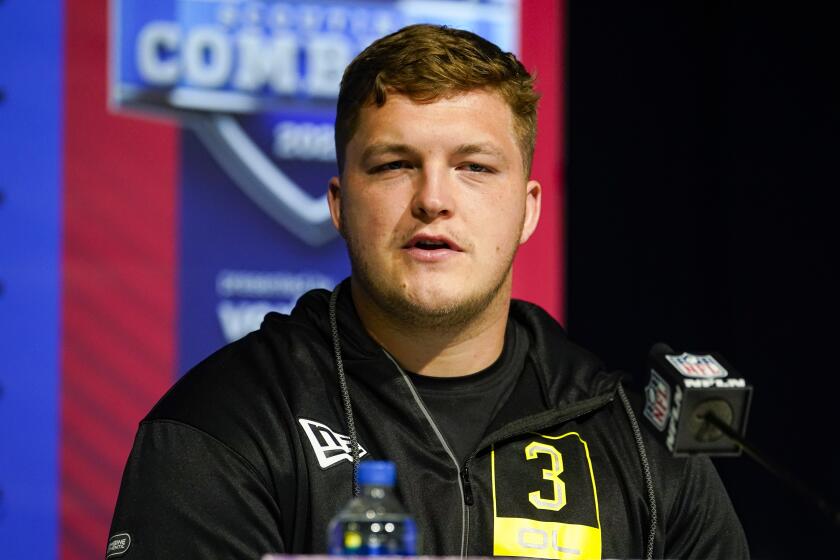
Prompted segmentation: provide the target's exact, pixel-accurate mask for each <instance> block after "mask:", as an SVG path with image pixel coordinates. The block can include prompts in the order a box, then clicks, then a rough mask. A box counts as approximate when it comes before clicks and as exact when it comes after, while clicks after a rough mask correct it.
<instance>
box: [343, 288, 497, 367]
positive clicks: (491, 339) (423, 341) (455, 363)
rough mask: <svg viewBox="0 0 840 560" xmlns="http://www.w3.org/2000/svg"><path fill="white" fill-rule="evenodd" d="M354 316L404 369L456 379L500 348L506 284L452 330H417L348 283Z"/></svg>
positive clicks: (488, 362) (483, 364)
mask: <svg viewBox="0 0 840 560" xmlns="http://www.w3.org/2000/svg"><path fill="white" fill-rule="evenodd" d="M351 293H352V294H353V303H354V305H355V307H356V312H357V313H358V314H359V318H360V319H361V321H362V325H364V327H365V330H367V332H368V334H370V336H371V337H373V339H374V340H376V342H378V343H379V344H380V345H381V346H382V347H383V348H385V350H387V351H388V352H389V353H390V354H391V355H392V356H393V357H394V359H396V360H397V362H398V363H399V364H400V366H402V367H403V368H404V369H406V370H408V371H411V372H414V373H419V374H422V375H428V376H432V377H458V376H463V375H469V374H471V373H476V372H478V371H481V370H483V369H485V368H487V367H488V366H490V365H491V364H493V362H495V361H496V360H497V359H498V357H499V356H500V355H501V353H502V348H503V347H504V343H505V328H506V327H507V320H508V309H509V308H510V282H509V281H508V282H507V283H506V285H505V286H504V287H502V289H501V290H499V293H498V294H496V297H494V298H493V301H492V302H491V303H490V305H488V306H487V307H486V308H485V309H484V310H482V312H481V313H479V314H478V315H477V316H476V317H474V318H472V319H471V320H469V321H467V322H465V323H462V324H459V325H457V326H451V327H446V326H441V325H436V326H433V327H422V326H417V325H416V324H412V322H411V321H406V320H404V318H401V317H395V316H394V314H393V313H388V312H387V311H386V310H383V309H382V308H381V307H379V306H378V305H377V304H376V303H375V302H374V301H373V300H372V299H371V298H370V297H369V296H368V295H367V293H366V292H365V291H364V288H361V287H359V286H358V284H357V283H351Z"/></svg>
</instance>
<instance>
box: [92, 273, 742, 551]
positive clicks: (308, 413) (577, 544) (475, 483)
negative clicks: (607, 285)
mask: <svg viewBox="0 0 840 560" xmlns="http://www.w3.org/2000/svg"><path fill="white" fill-rule="evenodd" d="M346 284H347V283H346V282H345V285H346ZM349 292H350V290H349V286H345V289H344V290H342V293H341V295H340V297H338V298H337V304H336V319H337V320H336V324H335V325H332V326H331V324H330V323H331V321H330V312H329V310H330V292H327V291H325V290H316V291H312V292H309V293H307V294H305V295H304V296H303V297H302V298H301V299H300V301H299V303H298V305H297V307H296V308H295V309H294V311H293V312H292V314H291V316H286V315H280V314H277V313H270V314H268V315H267V316H266V317H265V320H264V322H263V324H262V327H261V328H260V330H259V331H256V332H254V333H251V334H250V335H248V336H246V337H245V338H243V339H241V340H239V341H237V342H234V343H232V344H230V345H228V346H226V347H224V348H223V349H221V350H220V351H218V352H216V353H215V354H213V355H212V356H210V357H209V358H208V359H207V360H205V361H203V362H202V363H200V364H199V365H198V366H196V367H195V368H194V369H192V370H191V371H190V372H189V373H187V374H186V375H185V376H184V377H183V378H181V379H180V380H179V381H178V382H177V383H176V384H175V385H174V386H173V388H172V389H171V390H170V391H169V392H168V393H167V394H166V395H165V396H164V397H163V398H162V399H161V400H160V402H159V403H158V404H157V405H156V406H155V407H154V408H153V409H152V411H151V412H150V413H149V415H148V416H147V417H146V418H145V419H144V420H143V421H142V422H141V424H140V428H139V430H138V433H137V437H136V440H135V442H134V448H133V450H132V452H131V455H130V457H129V459H128V463H127V465H126V469H125V473H124V475H123V480H122V485H121V488H120V495H119V498H118V501H117V505H116V511H115V513H114V519H113V523H112V525H111V535H112V538H111V539H110V541H109V545H110V548H109V550H110V552H111V556H109V557H111V558H113V557H117V554H121V555H120V556H119V557H121V558H179V559H186V558H243V559H247V558H252V559H257V558H259V557H260V556H261V555H262V554H263V553H266V552H285V553H295V554H301V553H323V552H324V551H325V549H326V530H327V524H328V523H329V520H330V518H331V517H332V516H333V515H335V514H336V513H337V511H338V510H339V509H340V508H341V507H342V506H343V505H344V503H345V502H346V501H347V500H348V499H350V497H351V495H352V494H351V493H352V488H353V469H352V453H351V449H352V447H353V442H351V441H350V439H349V438H348V437H346V435H345V434H347V433H348V432H347V423H348V418H347V414H346V413H345V410H344V408H343V406H344V405H343V402H342V389H341V388H340V385H339V381H338V376H337V373H336V371H337V360H336V355H335V351H334V344H333V342H334V338H333V328H332V327H333V326H334V327H336V329H337V332H338V339H339V340H340V356H341V357H340V361H341V363H343V369H344V371H345V374H346V379H347V393H349V396H350V399H351V402H352V416H353V420H354V422H353V423H354V424H355V430H356V432H357V434H358V435H357V441H358V444H359V445H360V446H361V451H360V452H361V454H362V459H363V460H364V459H366V458H372V459H387V460H391V461H394V462H395V463H396V466H397V479H398V488H397V492H398V495H399V497H400V499H401V500H402V502H403V504H404V505H405V506H406V508H407V509H408V510H409V511H410V512H411V513H412V514H413V515H414V517H415V519H416V520H417V523H418V528H419V531H420V535H421V539H422V541H421V542H422V545H421V547H422V548H421V553H422V554H424V555H441V556H442V555H452V556H458V555H470V556H492V555H497V556H527V557H537V558H558V559H563V560H565V559H571V558H574V559H585V558H643V557H646V556H649V555H652V556H653V557H665V558H727V559H734V558H747V557H748V552H747V546H746V541H745V539H744V535H743V532H742V530H741V526H740V524H739V522H738V519H737V517H736V515H735V513H734V511H733V509H732V505H731V503H730V501H729V498H728V497H727V495H726V492H725V490H724V488H723V486H722V484H721V482H720V479H719V478H718V476H717V474H716V472H715V471H714V468H713V467H712V465H711V463H710V461H709V460H708V459H706V458H703V457H694V458H689V459H674V458H672V457H670V456H669V455H668V454H667V452H666V451H665V450H664V449H663V448H661V446H660V445H659V444H658V443H657V442H656V440H654V439H653V437H651V434H649V433H648V432H647V428H646V427H644V426H641V427H640V426H639V425H638V424H637V423H636V420H635V415H634V414H633V412H632V410H631V408H632V407H631V405H630V401H629V400H628V399H627V397H626V396H625V394H624V391H623V390H622V389H621V388H620V384H619V377H620V376H619V375H618V374H610V373H606V372H605V371H604V370H603V368H602V366H601V364H600V363H599V361H598V360H597V359H595V358H594V357H593V356H592V355H590V354H589V353H587V352H586V351H584V350H582V349H580V348H578V347H577V346H575V345H574V344H572V343H571V342H569V341H568V339H567V338H566V336H565V333H564V332H563V330H562V328H561V327H560V325H558V324H557V323H556V322H555V321H554V320H553V319H552V318H551V317H550V316H549V315H548V314H546V313H545V312H544V311H542V310H541V309H540V308H538V307H536V306H534V305H531V304H528V303H524V302H520V301H513V302H512V304H511V311H510V320H511V321H515V322H517V323H518V324H519V325H521V326H523V327H524V328H525V331H526V332H527V333H528V336H529V337H530V344H529V353H528V357H527V359H528V360H530V361H531V365H532V367H527V368H525V372H528V373H527V374H523V375H522V376H521V377H520V379H519V381H518V382H517V385H516V387H515V388H514V390H513V392H512V393H511V395H510V397H509V398H508V401H507V403H506V404H505V405H504V406H503V407H502V408H501V410H500V411H499V413H498V414H497V416H496V418H495V420H494V421H493V424H492V425H491V427H490V429H489V430H488V433H487V435H486V436H485V437H484V439H483V440H482V441H481V443H480V444H479V446H478V448H477V449H476V450H475V452H474V453H473V454H472V455H471V456H470V457H469V458H468V459H467V460H466V461H465V462H464V464H458V463H457V461H456V460H455V459H454V457H453V456H452V453H451V452H450V451H449V450H448V448H447V445H446V443H445V441H444V439H443V437H442V436H441V435H440V432H439V431H438V429H437V427H436V426H435V424H434V420H433V419H432V418H431V416H430V415H429V413H428V411H427V410H426V408H425V406H424V405H423V403H422V400H421V399H420V398H419V396H418V395H417V392H416V390H415V388H414V387H413V386H412V384H411V381H410V379H409V378H408V376H407V375H406V374H405V373H404V372H403V371H402V370H401V369H400V368H399V366H398V365H397V364H396V362H395V361H393V360H392V359H391V358H390V356H389V355H388V354H387V353H386V352H385V351H384V350H383V349H382V348H381V347H379V346H378V345H377V344H376V343H375V342H374V341H373V340H372V339H371V338H370V337H369V336H368V334H367V333H366V332H365V330H364V328H363V327H362V325H361V323H360V321H359V318H358V316H357V315H356V312H355V309H354V307H353V303H352V299H351V297H350V293H349ZM106 554H107V553H106Z"/></svg>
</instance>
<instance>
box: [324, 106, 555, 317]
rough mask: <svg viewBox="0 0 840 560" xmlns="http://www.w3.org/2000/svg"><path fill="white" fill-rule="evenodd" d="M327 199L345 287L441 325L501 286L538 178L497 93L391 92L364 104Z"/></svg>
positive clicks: (535, 204) (497, 293)
mask: <svg viewBox="0 0 840 560" xmlns="http://www.w3.org/2000/svg"><path fill="white" fill-rule="evenodd" d="M329 201H330V211H331V213H332V217H333V222H334V224H335V225H336V227H337V228H339V230H340V232H341V234H342V235H343V236H344V238H345V240H346V242H347V247H348V251H349V254H350V261H351V264H352V268H353V282H354V292H355V289H357V288H360V289H362V290H364V292H365V295H366V296H367V297H369V298H370V299H371V300H372V302H374V303H375V304H376V305H378V306H379V307H380V308H382V309H383V310H384V311H386V312H389V313H397V314H399V316H400V317H401V318H409V319H411V320H413V321H416V322H420V323H423V322H426V323H427V324H429V325H444V324H457V323H458V322H462V321H465V320H468V319H470V318H471V317H472V316H475V315H476V314H477V313H479V312H481V311H482V310H483V309H484V308H486V307H487V306H488V305H490V304H491V303H492V302H494V301H498V298H505V299H506V298H508V297H509V286H510V274H511V272H510V271H511V262H512V260H513V256H514V254H515V253H516V250H517V248H518V247H519V245H520V243H523V242H525V241H526V240H527V239H528V237H530V235H531V233H532V232H533V231H534V228H535V227H536V225H537V220H538V218H539V207H540V186H539V184H538V183H536V182H534V181H528V180H527V177H526V175H525V171H524V166H523V158H522V153H521V151H520V148H519V144H518V142H517V138H516V135H515V133H514V127H513V115H512V112H511V110H510V108H509V106H508V105H507V104H506V103H505V102H504V100H503V99H502V98H501V97H500V96H499V95H498V94H496V93H491V92H487V91H484V90H475V91H471V92H468V93H464V94H461V95H457V96H455V97H450V98H444V99H440V100H438V101H436V102H433V103H416V102H414V101H412V100H411V99H410V98H408V97H405V96H403V95H396V94H391V95H389V96H388V98H387V101H386V103H385V105H383V106H382V107H376V106H365V107H364V108H363V109H362V111H361V114H360V117H359V126H358V129H357V130H356V133H355V134H354V136H353V137H352V139H351V140H350V142H349V143H348V144H347V147H346V152H345V166H344V171H343V174H342V176H341V178H340V179H339V178H338V177H334V178H333V179H332V180H331V181H330V193H329ZM357 284H358V285H357Z"/></svg>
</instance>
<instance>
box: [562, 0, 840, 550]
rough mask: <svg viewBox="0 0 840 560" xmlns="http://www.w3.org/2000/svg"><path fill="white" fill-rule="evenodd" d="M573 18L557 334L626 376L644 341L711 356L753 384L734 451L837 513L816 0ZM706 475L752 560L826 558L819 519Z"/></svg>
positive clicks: (764, 488) (820, 20)
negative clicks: (788, 473) (744, 431)
mask: <svg viewBox="0 0 840 560" xmlns="http://www.w3.org/2000/svg"><path fill="white" fill-rule="evenodd" d="M568 6H569V19H568V27H567V29H566V30H565V32H566V33H567V39H568V45H569V49H568V59H567V78H568V79H567V92H568V98H567V99H568V101H567V108H566V113H567V119H568V120H567V131H568V132H567V133H568V143H567V145H568V153H567V158H566V159H567V166H568V167H567V170H566V172H567V178H568V182H567V184H568V206H567V208H568V216H567V224H566V228H567V242H568V251H569V252H568V254H569V264H568V286H569V290H568V294H567V297H568V316H567V327H568V330H569V332H570V334H571V336H572V338H573V339H574V340H576V341H577V342H579V343H580V344H582V345H583V346H586V347H588V348H590V349H591V350H593V351H595V352H596V353H598V354H599V355H600V356H601V357H603V358H604V360H605V361H606V362H607V363H608V365H609V366H611V367H614V368H618V369H625V370H628V371H631V372H633V373H635V374H636V375H637V376H638V377H639V378H640V379H641V378H642V377H643V376H644V360H645V356H646V354H647V351H648V349H649V348H650V347H651V345H652V344H653V343H654V342H657V341H664V342H667V343H668V344H670V345H671V346H673V347H674V348H675V349H677V350H687V351H696V352H702V351H709V350H716V351H719V352H721V353H722V354H723V355H724V356H725V357H727V358H728V359H729V360H730V362H732V363H733V364H734V365H735V367H737V368H738V369H739V370H740V371H741V373H742V374H743V375H744V376H745V377H747V379H748V380H750V381H751V382H752V383H753V384H754V386H755V392H754V395H753V407H752V413H751V415H750V424H749V428H748V437H749V439H750V440H752V441H753V442H754V443H755V444H757V445H758V446H760V447H761V448H763V449H765V450H766V451H767V453H768V454H770V455H772V456H774V457H775V458H776V459H777V460H778V461H779V462H780V463H782V464H784V465H785V466H787V467H788V468H789V469H791V470H792V471H794V472H795V473H797V474H798V475H799V476H800V477H802V478H803V479H805V480H806V481H808V482H809V483H810V484H811V485H812V486H813V487H814V488H816V489H817V490H819V491H820V492H822V493H823V494H824V495H825V496H826V497H828V498H830V499H831V500H833V501H834V503H835V504H837V503H840V452H838V449H837V448H838V446H840V420H838V418H840V402H839V401H838V392H837V389H838V387H840V383H838V381H837V378H838V377H840V365H839V362H838V359H837V356H836V355H835V353H834V352H835V350H836V349H837V347H838V344H837V341H836V339H837V335H838V330H839V329H838V328H837V326H836V321H835V317H836V314H835V311H836V309H837V305H836V304H837V297H836V295H835V292H836V288H837V286H838V284H837V275H836V273H835V272H834V268H835V261H836V260H837V257H838V253H840V251H838V247H837V244H836V242H835V238H836V236H835V235H834V229H835V228H836V227H837V225H838V223H840V215H838V214H840V206H838V205H836V204H835V203H834V200H835V199H836V197H835V196H834V191H835V190H836V189H837V188H838V187H840V171H839V170H838V168H840V134H838V131H840V88H838V79H837V78H838V76H840V28H838V20H837V19H836V18H833V17H829V12H828V6H831V3H824V4H822V5H821V4H816V3H815V6H825V7H820V8H815V7H813V6H811V7H808V5H806V4H804V3H796V2H785V3H767V2H749V3H747V2H737V3H736V2H703V3H701V2H696V1H694V2H662V3H656V4H651V3H635V2H634V3H629V2H621V1H618V0H612V1H606V0H600V1H598V0H587V1H580V2H569V3H568ZM715 463H716V465H717V466H718V469H719V471H720V473H721V476H722V477H723V479H724V482H725V484H726V486H727V489H728V490H729V493H730V495H731V497H732V500H733V502H734V503H735V507H736V508H737V510H738V512H739V514H740V516H741V520H742V523H743V524H744V527H745V529H746V531H747V537H748V539H749V541H750V545H751V550H752V553H753V556H754V557H756V558H792V557H795V558H805V557H814V558H817V557H822V558H829V557H831V558H833V557H836V554H837V549H838V548H840V530H838V529H837V527H836V526H833V525H832V524H831V523H829V522H828V521H827V520H826V519H825V518H824V517H822V516H821V515H820V514H819V513H817V511H816V510H815V509H814V508H812V507H810V506H809V505H807V504H805V503H804V502H802V501H801V500H800V499H799V498H798V497H797V496H796V495H795V494H794V493H793V492H792V491H790V490H788V489H787V488H786V487H784V486H783V485H782V484H781V483H780V482H778V481H777V480H776V479H774V478H773V477H772V476H771V475H769V474H767V473H766V472H765V471H763V470H762V469H761V468H759V467H758V466H757V465H756V464H754V463H753V462H752V461H750V460H749V459H748V458H746V457H742V458H739V459H718V460H716V461H715Z"/></svg>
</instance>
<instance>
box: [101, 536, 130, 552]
mask: <svg viewBox="0 0 840 560" xmlns="http://www.w3.org/2000/svg"><path fill="white" fill-rule="evenodd" d="M130 546H131V535H129V534H128V533H117V534H116V535H114V536H112V537H111V538H110V539H108V550H107V551H106V552H105V558H116V557H117V556H122V555H123V554H125V553H126V552H128V548H129V547H130Z"/></svg>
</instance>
